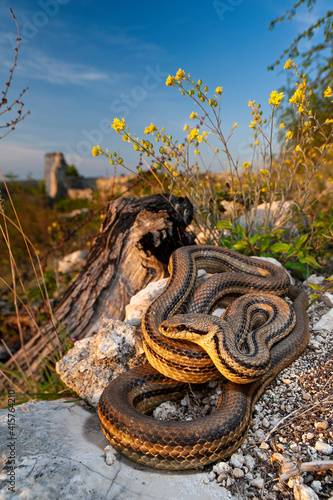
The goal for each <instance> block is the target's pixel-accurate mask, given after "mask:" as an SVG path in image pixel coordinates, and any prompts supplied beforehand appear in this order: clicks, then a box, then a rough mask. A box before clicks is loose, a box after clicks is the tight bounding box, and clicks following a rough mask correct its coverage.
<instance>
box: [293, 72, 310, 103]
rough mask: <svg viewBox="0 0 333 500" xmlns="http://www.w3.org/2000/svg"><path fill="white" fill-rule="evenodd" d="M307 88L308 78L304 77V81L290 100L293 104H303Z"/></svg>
mask: <svg viewBox="0 0 333 500" xmlns="http://www.w3.org/2000/svg"><path fill="white" fill-rule="evenodd" d="M306 89H307V82H306V79H305V78H304V80H303V81H302V83H300V84H299V85H298V88H297V89H296V90H295V93H294V94H293V95H292V96H291V98H290V99H289V102H290V103H292V104H296V105H298V106H300V105H301V104H303V102H304V101H305V92H306Z"/></svg>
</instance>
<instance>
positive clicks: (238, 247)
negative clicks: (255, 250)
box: [233, 241, 248, 252]
mask: <svg viewBox="0 0 333 500" xmlns="http://www.w3.org/2000/svg"><path fill="white" fill-rule="evenodd" d="M247 247H248V244H247V242H246V241H237V243H235V244H234V245H233V248H234V249H235V250H236V251H237V252H239V251H240V250H245V248H247Z"/></svg>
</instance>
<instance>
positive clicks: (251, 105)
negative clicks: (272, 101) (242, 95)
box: [247, 101, 256, 108]
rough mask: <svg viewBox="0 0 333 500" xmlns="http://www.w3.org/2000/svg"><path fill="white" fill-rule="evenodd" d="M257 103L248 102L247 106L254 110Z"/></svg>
mask: <svg viewBox="0 0 333 500" xmlns="http://www.w3.org/2000/svg"><path fill="white" fill-rule="evenodd" d="M255 103H256V101H248V102H247V104H248V106H249V108H253V107H254V106H255Z"/></svg>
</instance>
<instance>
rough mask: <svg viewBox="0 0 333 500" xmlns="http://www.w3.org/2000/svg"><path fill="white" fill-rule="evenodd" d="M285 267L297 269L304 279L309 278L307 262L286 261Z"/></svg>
mask: <svg viewBox="0 0 333 500" xmlns="http://www.w3.org/2000/svg"><path fill="white" fill-rule="evenodd" d="M284 267H286V268H287V269H292V270H294V271H297V272H298V273H299V274H300V275H301V276H302V277H303V279H306V278H307V267H306V265H305V264H301V262H286V263H285V264H284Z"/></svg>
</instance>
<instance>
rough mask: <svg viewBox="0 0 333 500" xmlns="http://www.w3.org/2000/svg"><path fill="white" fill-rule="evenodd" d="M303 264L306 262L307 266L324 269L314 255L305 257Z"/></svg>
mask: <svg viewBox="0 0 333 500" xmlns="http://www.w3.org/2000/svg"><path fill="white" fill-rule="evenodd" d="M301 262H304V263H306V264H310V266H312V267H314V268H315V269H322V267H323V266H321V265H320V264H318V262H317V261H316V259H315V258H314V257H312V255H306V256H305V257H303V259H302V261H301Z"/></svg>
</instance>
